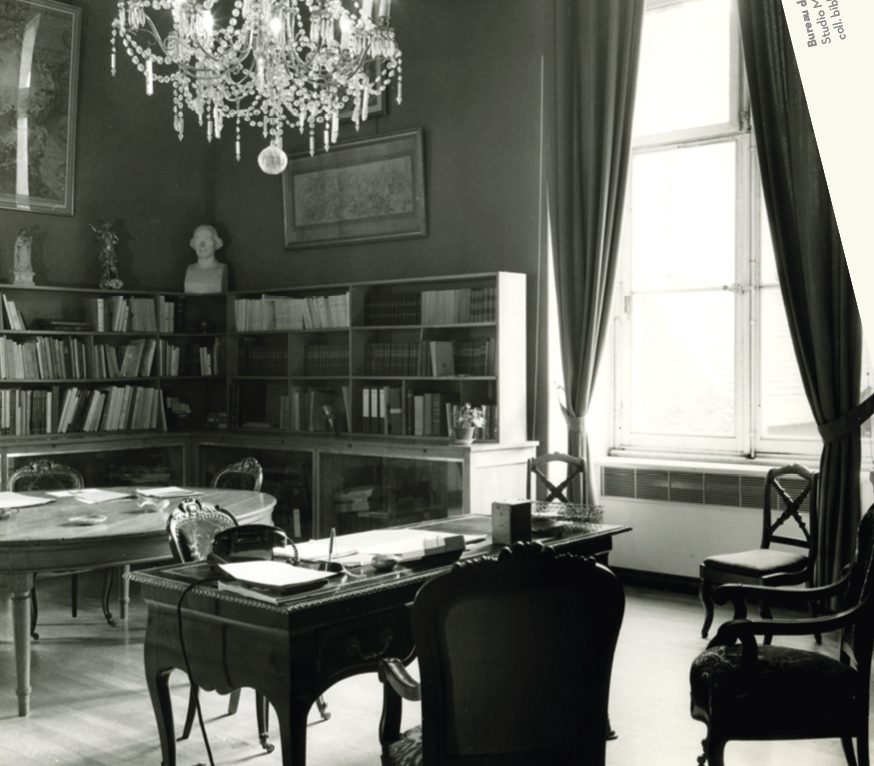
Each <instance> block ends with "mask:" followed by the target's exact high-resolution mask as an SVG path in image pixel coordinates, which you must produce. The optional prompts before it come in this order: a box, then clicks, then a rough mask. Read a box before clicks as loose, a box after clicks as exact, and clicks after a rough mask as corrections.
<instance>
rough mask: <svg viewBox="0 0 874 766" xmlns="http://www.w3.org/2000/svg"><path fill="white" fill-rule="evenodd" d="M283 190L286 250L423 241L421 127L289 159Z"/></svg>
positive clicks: (424, 230)
mask: <svg viewBox="0 0 874 766" xmlns="http://www.w3.org/2000/svg"><path fill="white" fill-rule="evenodd" d="M282 190H283V199H284V209H285V246H286V248H302V247H314V246H318V245H336V244H351V243H353V242H369V241H376V240H387V239H400V238H404V237H423V236H425V234H426V233H427V227H426V215H425V179H424V163H423V157H422V130H421V129H417V130H410V131H405V132H402V133H390V134H386V135H382V136H376V137H374V138H368V139H364V140H363V141H355V142H350V143H346V144H337V145H335V146H333V147H331V150H330V151H328V152H319V153H318V154H316V155H315V156H313V157H310V156H309V155H308V154H302V155H296V156H294V157H292V158H291V161H290V162H289V164H288V168H287V169H286V171H285V173H283V178H282Z"/></svg>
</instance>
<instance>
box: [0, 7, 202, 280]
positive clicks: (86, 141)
mask: <svg viewBox="0 0 874 766" xmlns="http://www.w3.org/2000/svg"><path fill="white" fill-rule="evenodd" d="M70 5H76V6H78V7H79V8H81V9H82V40H81V53H80V68H79V74H80V76H79V98H78V116H77V121H76V126H77V140H76V160H75V173H76V175H75V190H74V204H75V214H74V215H73V216H72V217H70V216H59V215H47V214H39V213H26V212H18V211H10V210H0V280H3V281H11V276H10V272H11V270H12V258H13V245H14V243H15V237H16V235H17V234H18V231H19V230H20V229H21V228H25V227H26V228H28V229H29V230H30V231H31V233H32V234H33V236H34V243H33V265H34V270H35V271H36V282H37V284H40V285H64V286H96V285H97V282H98V280H99V268H98V264H97V253H98V250H99V247H98V246H97V243H96V242H95V240H94V235H93V234H92V232H91V230H90V229H89V228H88V224H90V223H98V222H100V221H111V222H113V223H114V224H116V231H117V232H118V233H119V234H120V236H121V241H120V243H119V245H118V248H117V250H118V253H119V271H120V275H121V278H122V280H123V281H124V283H125V286H126V287H133V288H135V287H142V288H161V289H166V290H171V289H173V290H181V289H182V279H183V275H184V272H185V267H186V266H187V265H188V263H189V262H190V261H191V260H192V256H191V251H190V250H189V248H188V238H189V236H190V232H191V229H192V228H193V227H194V226H195V225H196V224H197V223H200V222H201V221H203V220H206V219H209V218H210V217H211V211H212V206H213V199H212V186H211V183H210V177H211V166H210V161H209V157H210V154H209V147H208V145H207V144H206V141H205V140H204V139H203V138H201V136H200V134H199V132H198V131H196V130H195V127H196V126H195V124H194V122H193V121H192V120H189V123H188V129H189V133H188V134H187V135H186V138H185V141H184V142H183V143H180V142H179V141H178V139H177V138H176V134H175V133H174V132H173V130H172V126H171V112H170V105H171V101H170V95H169V93H168V92H167V91H166V89H160V88H156V91H155V95H154V96H152V97H151V98H147V97H146V95H145V88H144V81H143V77H142V75H141V74H140V73H139V72H137V71H136V70H135V69H134V67H133V65H132V64H131V63H130V61H129V60H128V58H127V56H126V54H125V53H124V52H123V51H122V50H121V49H120V50H119V52H118V74H117V75H116V77H115V78H113V77H112V76H111V75H110V71H109V52H110V31H111V26H110V22H111V20H112V16H113V12H114V11H115V8H116V5H115V3H113V2H109V1H108V0H77V1H76V2H74V3H70Z"/></svg>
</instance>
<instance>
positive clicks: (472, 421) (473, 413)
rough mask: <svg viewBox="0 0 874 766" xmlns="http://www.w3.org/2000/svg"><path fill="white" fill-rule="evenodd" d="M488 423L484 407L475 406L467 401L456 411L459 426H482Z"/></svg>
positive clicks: (456, 422) (457, 425) (456, 423)
mask: <svg viewBox="0 0 874 766" xmlns="http://www.w3.org/2000/svg"><path fill="white" fill-rule="evenodd" d="M485 424H486V415H485V412H484V411H483V408H482V407H473V406H471V404H470V403H469V402H465V404H464V406H463V407H460V408H459V409H458V410H457V411H456V413H455V425H456V427H457V428H482V427H483V426H484V425H485Z"/></svg>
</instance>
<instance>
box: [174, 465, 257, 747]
mask: <svg viewBox="0 0 874 766" xmlns="http://www.w3.org/2000/svg"><path fill="white" fill-rule="evenodd" d="M259 483H260V481H259ZM235 526H237V520H236V519H235V518H234V517H233V515H232V514H230V513H229V512H228V511H226V510H225V509H224V508H221V507H219V506H204V505H203V504H201V502H200V501H199V500H197V499H196V498H189V499H187V500H183V501H182V502H180V503H179V505H178V506H177V507H176V508H175V509H174V510H173V512H172V513H171V514H170V518H169V519H168V520H167V538H168V542H169V543H170V552H171V553H172V555H173V558H174V559H175V560H176V561H178V562H180V563H187V562H191V561H203V560H205V559H206V558H207V557H208V556H209V554H210V552H211V550H212V544H213V540H214V539H215V536H216V535H217V534H218V533H219V532H222V531H223V530H225V529H230V528H231V527H235ZM189 681H190V679H189ZM198 694H199V689H198V686H197V684H195V683H193V682H191V689H190V692H189V695H188V711H187V712H186V714H185V724H184V726H183V727H182V735H181V736H180V737H179V739H180V740H183V739H188V737H189V735H190V734H191V727H192V726H193V725H194V716H195V714H196V712H197V698H198ZM230 697H231V699H230V702H229V704H228V715H232V714H234V713H235V712H236V711H237V707H238V706H239V704H240V690H239V689H234V690H233V691H232V692H231V694H230ZM255 703H256V716H257V721H258V740H259V741H260V743H261V747H263V748H264V750H266V751H267V752H268V753H271V752H273V744H272V743H270V742H268V740H267V737H268V733H267V729H268V709H269V708H268V703H267V699H266V697H263V696H262V695H260V694H256V695H255Z"/></svg>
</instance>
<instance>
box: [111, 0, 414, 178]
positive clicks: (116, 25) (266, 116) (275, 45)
mask: <svg viewBox="0 0 874 766" xmlns="http://www.w3.org/2000/svg"><path fill="white" fill-rule="evenodd" d="M346 2H347V5H350V6H351V8H347V7H345V6H344V0H118V15H117V17H116V18H115V19H114V20H113V22H112V54H111V56H112V58H111V70H112V74H113V75H114V74H115V70H116V67H115V65H116V46H117V43H118V41H121V43H122V45H123V46H124V49H125V50H126V51H127V53H128V55H129V56H130V59H131V61H132V62H133V64H134V65H135V66H136V67H137V69H139V70H140V72H142V73H143V75H144V77H145V79H146V93H147V94H148V95H151V94H152V93H153V91H154V87H155V83H156V82H157V83H164V84H169V85H170V86H171V87H172V89H173V127H174V129H175V130H176V133H177V135H178V136H179V139H180V140H181V139H182V137H183V134H184V128H185V120H184V111H185V108H186V107H187V108H188V109H190V110H191V111H192V112H194V114H196V115H197V119H198V122H199V123H200V124H201V125H202V126H204V127H205V129H206V136H207V140H209V141H211V140H212V139H213V137H215V138H219V137H221V135H222V130H223V128H224V126H225V124H226V123H227V122H228V121H230V122H232V123H233V124H234V126H235V131H236V156H237V159H238V160H239V159H240V126H241V125H242V124H243V123H246V124H248V125H251V126H254V127H255V128H257V129H259V130H260V131H261V132H262V133H263V135H264V138H265V140H266V141H267V142H268V145H267V147H266V148H265V149H264V150H263V151H262V152H261V154H260V155H259V156H258V163H259V165H260V166H261V169H262V170H264V171H265V172H267V173H281V172H282V171H283V170H284V169H285V166H286V164H287V162H288V159H287V157H286V155H285V152H283V151H282V134H283V130H284V128H285V126H286V124H288V125H290V126H293V127H295V128H297V129H298V130H299V131H300V132H301V133H308V134H309V150H310V154H313V153H314V152H315V149H316V143H317V140H318V141H319V142H321V143H322V144H323V145H324V147H325V150H327V149H329V148H330V146H331V144H333V143H334V142H336V140H337V134H338V129H339V122H340V112H341V111H342V110H349V109H350V108H351V114H352V121H353V122H354V123H355V128H356V130H357V129H358V126H359V124H360V123H361V122H362V121H363V120H366V119H367V110H368V101H369V99H370V97H371V96H374V95H378V94H380V93H382V92H383V91H384V90H385V89H386V87H387V86H388V85H389V83H390V82H391V81H392V79H396V80H397V86H396V96H397V102H398V103H399V104H400V103H401V98H402V91H401V88H402V74H401V51H400V49H399V48H398V46H397V45H396V43H395V34H394V30H393V29H392V28H391V26H390V25H389V18H390V11H391V0H346Z"/></svg>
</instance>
